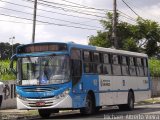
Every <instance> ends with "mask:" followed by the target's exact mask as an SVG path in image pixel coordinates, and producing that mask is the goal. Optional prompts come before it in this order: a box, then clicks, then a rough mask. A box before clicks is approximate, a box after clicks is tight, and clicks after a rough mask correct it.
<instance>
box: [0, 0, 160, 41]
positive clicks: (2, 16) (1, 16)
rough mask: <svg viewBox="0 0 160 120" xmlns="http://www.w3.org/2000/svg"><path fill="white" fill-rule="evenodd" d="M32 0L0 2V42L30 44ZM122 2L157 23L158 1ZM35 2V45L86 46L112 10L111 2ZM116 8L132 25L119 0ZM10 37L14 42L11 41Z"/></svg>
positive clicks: (84, 0)
mask: <svg viewBox="0 0 160 120" xmlns="http://www.w3.org/2000/svg"><path fill="white" fill-rule="evenodd" d="M33 1H34V0H0V42H9V43H12V41H13V43H14V44H15V43H20V44H29V43H31V42H32V19H33V9H32V8H33V6H34V4H33ZM47 1H48V2H47ZM124 1H125V2H126V3H127V4H128V5H129V6H130V7H131V8H132V9H133V10H134V11H135V12H136V13H137V14H138V15H139V16H141V17H143V18H145V19H151V20H154V21H156V22H160V21H159V20H160V12H159V11H160V0H124ZM38 2H39V3H38V10H37V23H36V35H35V42H71V41H72V42H75V43H80V44H88V39H89V36H91V35H96V34H97V30H102V31H105V30H104V28H103V27H102V25H101V24H100V22H99V20H102V19H104V17H105V13H106V12H107V11H108V10H109V11H110V10H112V9H113V0H38ZM74 3H76V4H74ZM17 4H18V5H17ZM78 4H80V5H81V6H79V5H78ZM24 6H27V7H24ZM75 6H79V7H75ZM86 6H88V7H86ZM92 8H96V9H92ZM97 9H98V10H97ZM117 9H118V10H119V11H121V12H123V14H122V15H123V16H122V17H120V20H121V21H127V22H129V23H132V24H135V20H136V18H137V15H136V14H134V13H133V12H132V11H131V10H130V9H129V8H128V7H127V6H126V5H125V4H124V3H123V1H122V0H117ZM77 12H78V13H77ZM89 14H90V15H89ZM66 15H67V16H66ZM9 16H10V17H9ZM11 16H12V17H11ZM73 16H74V17H73ZM15 17H17V18H15ZM126 17H129V19H128V18H126ZM20 18H24V19H20ZM26 19H27V20H26ZM55 24H56V25H55ZM57 24H58V25H57ZM63 25H65V26H63ZM66 26H69V27H66ZM75 27H78V28H75ZM13 37H15V39H12V38H13Z"/></svg>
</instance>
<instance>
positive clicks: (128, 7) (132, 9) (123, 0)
mask: <svg viewBox="0 0 160 120" xmlns="http://www.w3.org/2000/svg"><path fill="white" fill-rule="evenodd" d="M122 2H123V3H124V4H125V5H126V6H127V7H128V8H129V9H130V10H131V11H132V12H134V14H136V15H137V16H138V17H140V16H139V15H138V14H137V13H136V12H135V11H134V10H133V9H132V8H131V7H130V6H129V5H128V4H127V3H126V2H125V1H124V0H122Z"/></svg>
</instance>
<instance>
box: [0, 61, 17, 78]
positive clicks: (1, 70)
mask: <svg viewBox="0 0 160 120" xmlns="http://www.w3.org/2000/svg"><path fill="white" fill-rule="evenodd" d="M9 64H10V60H0V80H15V79H16V76H15V75H14V74H13V73H12V72H11V70H10V69H9ZM14 67H15V66H14Z"/></svg>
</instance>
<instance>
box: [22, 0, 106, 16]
mask: <svg viewBox="0 0 160 120" xmlns="http://www.w3.org/2000/svg"><path fill="white" fill-rule="evenodd" d="M24 1H27V2H32V3H33V2H34V1H32V0H24ZM38 4H40V5H42V6H48V7H51V8H58V9H61V10H63V11H65V12H66V11H67V12H74V13H78V14H84V15H89V16H94V17H98V18H105V16H100V15H95V14H90V13H85V12H82V11H76V10H73V9H68V8H64V7H59V6H54V5H50V4H45V3H41V2H38Z"/></svg>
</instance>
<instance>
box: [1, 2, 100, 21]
mask: <svg viewBox="0 0 160 120" xmlns="http://www.w3.org/2000/svg"><path fill="white" fill-rule="evenodd" d="M0 2H4V3H8V4H11V5H15V6H19V7H25V8H30V9H33V7H29V6H26V5H21V4H16V3H13V2H7V1H3V0H0ZM37 10H39V11H43V12H48V13H53V14H59V15H64V16H69V17H75V18H81V19H88V20H94V21H99V20H100V19H96V18H88V17H80V16H76V15H71V14H65V13H60V12H55V11H50V10H44V9H39V8H38V9H37Z"/></svg>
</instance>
